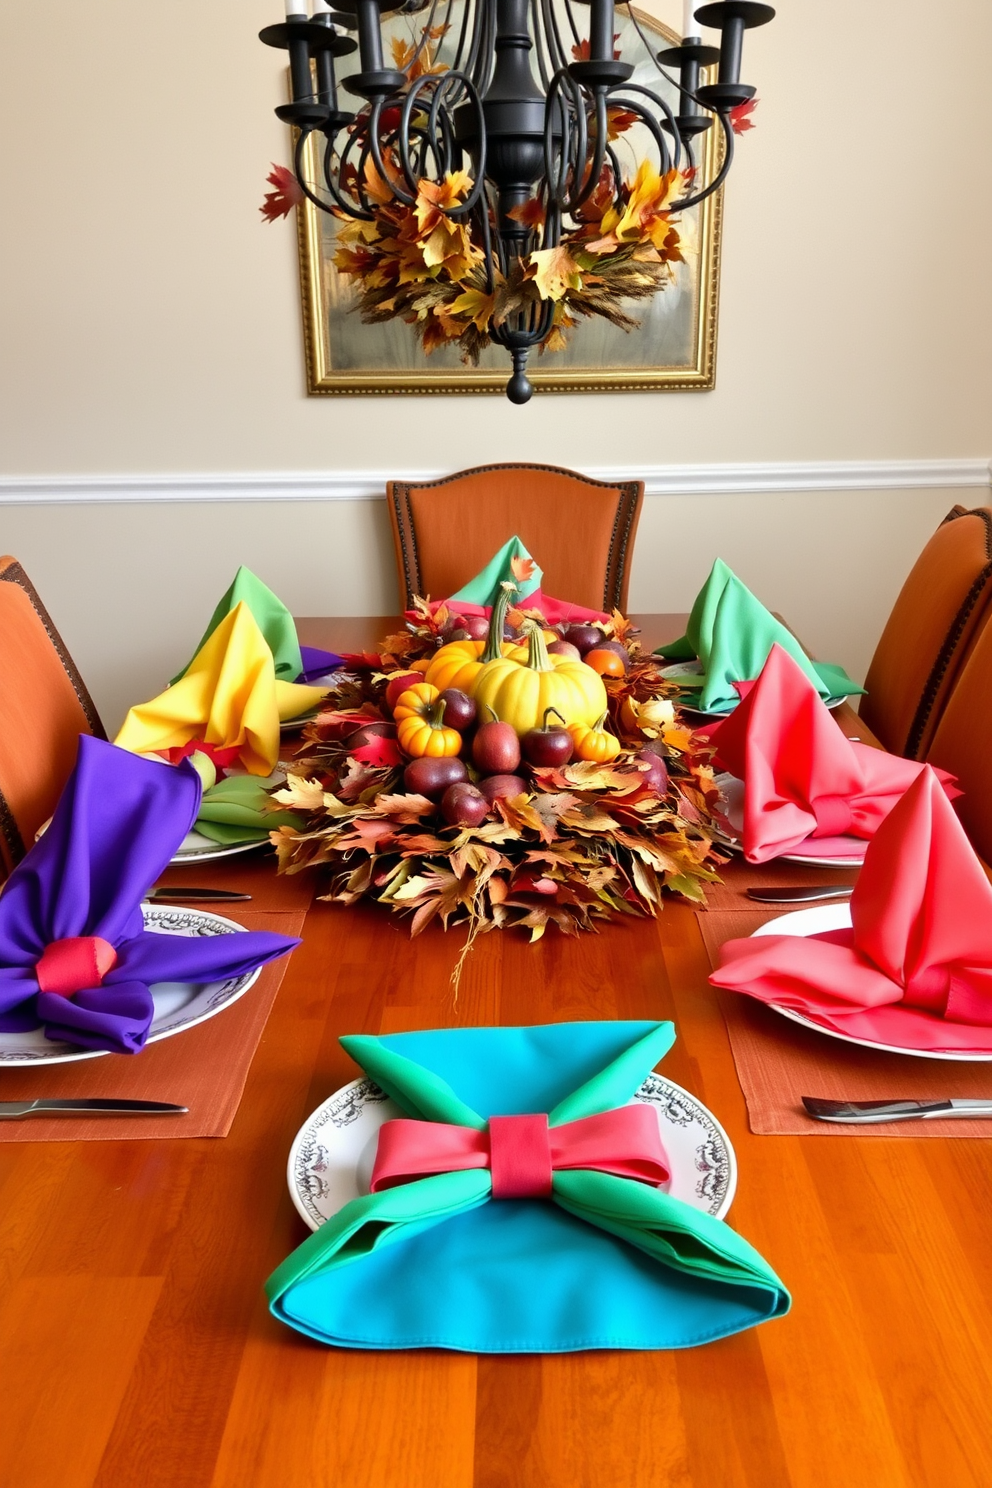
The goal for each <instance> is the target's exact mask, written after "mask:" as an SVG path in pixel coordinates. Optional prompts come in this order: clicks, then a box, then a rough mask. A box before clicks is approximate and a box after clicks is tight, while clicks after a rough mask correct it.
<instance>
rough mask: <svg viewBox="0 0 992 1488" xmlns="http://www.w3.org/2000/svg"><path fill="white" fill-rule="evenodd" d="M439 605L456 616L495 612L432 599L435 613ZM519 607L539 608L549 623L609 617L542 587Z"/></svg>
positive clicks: (409, 613)
mask: <svg viewBox="0 0 992 1488" xmlns="http://www.w3.org/2000/svg"><path fill="white" fill-rule="evenodd" d="M440 605H447V606H448V608H449V609H450V610H451V612H452V614H457V615H484V616H485V617H486V619H488V618H489V616H490V614H491V613H492V609H491V606H489V605H478V604H469V603H467V601H465V600H462V599H432V600H430V601H429V609H430V612H431V614H432V615H433V613H434V611H435V610H436V609H437V608H438V607H439V606H440ZM517 608H518V609H521V610H537V612H538V614H540V615H543V616H544V618H545V620H546V621H547V622H548V624H549V625H603V624H605V623H606V621H607V620H608V619H609V618H610V617H609V615H607V614H606V612H605V611H604V610H587V609H586V607H585V605H580V604H571V603H570V602H569V601H568V600H566V599H552V597H551V595H550V594H542V592H541V590H540V589H535V591H534V593H533V594H528V595H527V597H526V599H521V600H520V601H519V604H518V605H517ZM404 613H405V614H406V617H407V619H408V620H417V619H418V618H419V617H418V615H417V612H416V610H406V611H405V612H404Z"/></svg>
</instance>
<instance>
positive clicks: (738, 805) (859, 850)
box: [715, 774, 868, 869]
mask: <svg viewBox="0 0 992 1488" xmlns="http://www.w3.org/2000/svg"><path fill="white" fill-rule="evenodd" d="M715 780H716V784H717V785H718V786H719V787H720V795H721V798H722V805H723V812H722V814H723V817H724V820H725V821H726V823H727V825H728V827H729V828H730V831H729V832H721V833H720V834H719V841H720V842H721V843H722V845H723V846H724V847H731V848H734V849H736V850H737V851H740V845H741V836H742V835H743V832H744V782H743V780H738V779H737V777H736V775H728V774H723V775H717V776H716V777H715ZM845 840H846V841H848V842H850V844H851V851H850V854H849V856H847V857H840V858H833V857H827V856H826V855H825V854H823V853H819V854H818V853H800V852H794V853H778V854H776V856H775V857H774V858H769V859H768V861H769V862H771V863H801V864H803V865H804V866H807V867H810V868H847V869H850V868H860V867H861V866H862V864H863V863H864V860H865V853H866V852H867V850H868V844H867V842H866V841H865V840H864V838H863V837H847V838H846V839H845ZM755 866H760V865H758V864H756V865H755Z"/></svg>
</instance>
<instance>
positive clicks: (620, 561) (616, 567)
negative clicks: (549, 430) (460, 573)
mask: <svg viewBox="0 0 992 1488" xmlns="http://www.w3.org/2000/svg"><path fill="white" fill-rule="evenodd" d="M493 470H546V471H548V472H549V473H550V474H552V475H567V476H570V477H571V478H572V479H573V480H579V481H582V482H583V484H584V485H587V486H598V487H599V488H600V489H601V490H603V491H615V492H617V493H618V499H617V512H616V517H615V518H614V522H613V531H612V533H611V535H610V547H609V553H608V555H607V561H606V577H605V580H604V586H603V609H604V611H606V612H607V613H609V612H610V611H611V610H614V609H617V608H619V605H620V593H621V590H622V589H623V578H624V574H625V572H626V568H627V549H628V547H629V545H630V532H631V528H632V526H633V522H634V516H635V513H636V511H637V493H638V483H637V481H620V482H619V483H618V484H617V485H611V484H610V483H609V481H599V480H593V479H591V477H589V476H586V475H581V474H580V473H579V472H578V471H575V470H565V469H564V468H563V467H562V466H560V465H531V464H528V463H527V462H526V461H511V462H507V463H501V464H496V465H475V466H473V467H472V469H471V470H459V471H457V472H456V473H455V474H454V475H448V476H445V477H444V479H443V480H436V481H409V482H407V481H393V482H392V483H391V487H392V489H391V496H392V505H393V512H394V515H395V518H396V531H397V535H398V537H399V545H400V552H401V554H402V557H403V579H404V582H405V584H406V607H407V608H409V606H410V604H411V603H412V601H413V596H414V595H415V594H423V580H422V576H421V572H420V558H419V555H418V553H417V535H416V529H415V527H414V522H413V508H412V505H411V502H410V493H411V491H424V490H433V489H435V488H436V487H438V486H447V485H450V484H451V483H452V482H453V481H457V480H462V479H463V478H464V477H465V476H467V475H487V474H488V473H489V472H490V471H493Z"/></svg>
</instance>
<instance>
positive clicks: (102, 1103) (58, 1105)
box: [0, 1098, 189, 1121]
mask: <svg viewBox="0 0 992 1488" xmlns="http://www.w3.org/2000/svg"><path fill="white" fill-rule="evenodd" d="M188 1113H189V1107H188V1106H170V1105H167V1104H166V1103H165V1102H164V1101H146V1100H94V1099H82V1098H77V1099H76V1100H33V1101H0V1121H21V1120H23V1118H24V1117H25V1116H186V1115H188Z"/></svg>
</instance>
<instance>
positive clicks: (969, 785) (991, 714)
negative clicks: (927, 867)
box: [927, 625, 992, 863]
mask: <svg viewBox="0 0 992 1488" xmlns="http://www.w3.org/2000/svg"><path fill="white" fill-rule="evenodd" d="M927 760H928V761H929V763H930V764H931V765H939V766H940V767H941V768H942V769H944V770H950V772H951V774H952V775H956V776H957V779H958V784H959V785H960V787H961V789H962V790H963V791H964V795H963V796H961V797H960V798H959V799H958V800H956V801H955V802H954V807H955V810H956V811H957V813H958V816H959V817H960V818H961V820H962V822H963V823H964V825H965V828H966V830H967V832H968V836H969V837H970V838H971V840H972V843H973V845H974V847H975V851H976V852H977V853H978V855H979V857H981V858H982V859H983V860H984V861H985V862H986V863H992V770H990V767H989V762H990V760H992V625H986V626H984V627H983V629H982V631H981V633H980V634H979V635H978V637H977V639H976V640H975V643H974V645H973V646H972V647H971V651H970V654H969V656H968V659H967V661H966V662H965V664H964V666H963V667H962V668H961V671H960V673H959V675H958V679H957V682H956V684H955V686H954V690H953V691H952V693H951V695H950V697H949V698H948V700H947V704H946V706H945V708H944V711H943V714H942V715H941V719H940V722H939V723H938V725H937V728H936V730H935V732H934V736H933V741H932V742H931V744H930V748H929V749H928V751H927Z"/></svg>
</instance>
